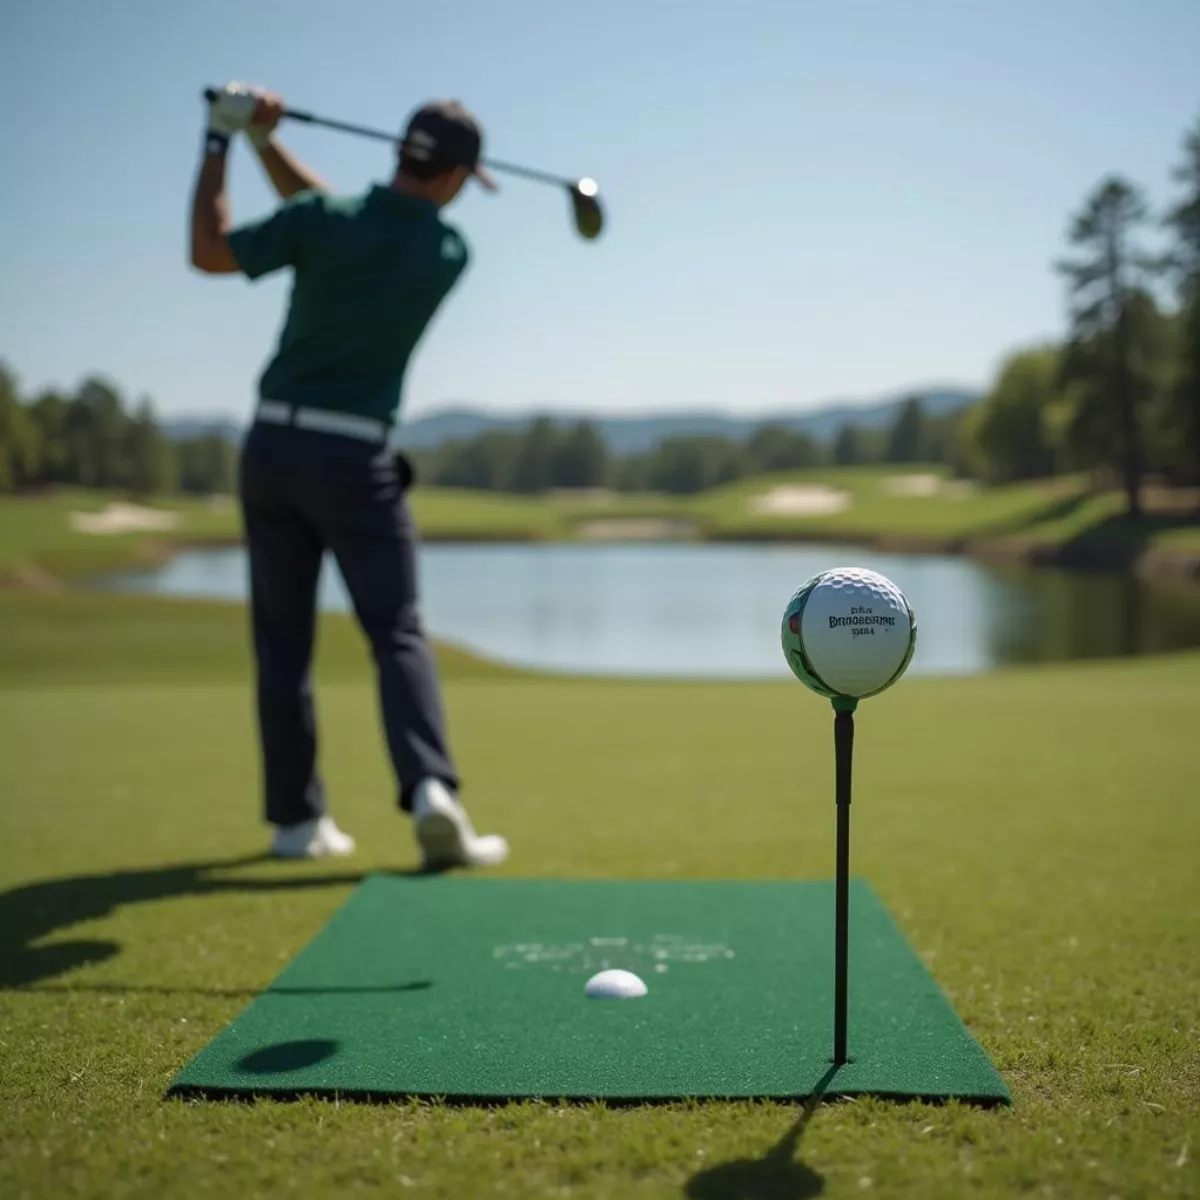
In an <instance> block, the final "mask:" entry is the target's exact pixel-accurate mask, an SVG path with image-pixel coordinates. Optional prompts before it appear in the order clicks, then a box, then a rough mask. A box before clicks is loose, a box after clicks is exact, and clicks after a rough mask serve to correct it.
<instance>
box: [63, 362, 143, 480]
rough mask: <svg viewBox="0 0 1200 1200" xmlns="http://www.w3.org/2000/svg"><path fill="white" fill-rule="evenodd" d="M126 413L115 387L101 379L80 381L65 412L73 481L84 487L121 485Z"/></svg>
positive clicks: (124, 467)
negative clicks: (74, 476) (75, 473)
mask: <svg viewBox="0 0 1200 1200" xmlns="http://www.w3.org/2000/svg"><path fill="white" fill-rule="evenodd" d="M127 424H128V417H127V416H126V414H125V409H124V405H123V404H122V402H121V397H120V395H119V394H118V393H117V391H116V389H115V388H113V387H112V386H111V385H110V384H108V383H106V382H105V381H104V380H102V379H97V378H91V379H87V380H85V381H84V383H83V384H82V385H81V387H80V388H79V391H78V392H77V393H76V395H75V398H74V400H73V401H72V402H71V405H70V408H69V410H68V412H67V421H66V437H67V446H68V450H69V453H70V457H71V460H72V464H73V466H74V467H75V469H76V472H77V482H79V483H82V484H83V485H84V486H86V487H123V486H124V485H125V483H126V481H127V479H128V475H129V470H128V463H127V462H126V459H125V444H126V426H127Z"/></svg>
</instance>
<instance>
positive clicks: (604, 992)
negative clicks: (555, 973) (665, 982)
mask: <svg viewBox="0 0 1200 1200" xmlns="http://www.w3.org/2000/svg"><path fill="white" fill-rule="evenodd" d="M646 990H647V989H646V985H645V984H644V983H643V982H642V981H641V980H640V979H639V978H638V977H637V976H636V975H635V974H634V973H633V972H632V971H618V970H609V971H601V972H599V974H596V975H593V976H592V977H591V979H589V980H588V981H587V983H586V984H584V987H583V991H584V994H585V995H586V996H588V997H590V998H591V999H593V1000H635V999H637V997H639V996H644V995H645V994H646Z"/></svg>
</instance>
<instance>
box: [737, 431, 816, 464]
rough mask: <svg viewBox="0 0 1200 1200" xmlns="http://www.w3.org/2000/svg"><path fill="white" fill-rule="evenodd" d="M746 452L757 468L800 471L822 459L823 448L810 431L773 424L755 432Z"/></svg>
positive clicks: (750, 462)
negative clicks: (805, 431) (803, 431)
mask: <svg viewBox="0 0 1200 1200" xmlns="http://www.w3.org/2000/svg"><path fill="white" fill-rule="evenodd" d="M746 455H747V457H748V458H749V465H750V468H751V469H752V470H754V471H793V470H800V469H803V468H805V467H815V466H816V465H817V464H818V463H819V462H820V461H821V450H820V447H819V446H818V445H817V443H816V441H815V440H814V439H813V438H812V437H811V436H810V435H809V434H807V433H801V432H799V431H798V430H794V429H788V428H787V427H786V426H783V425H775V424H771V423H768V424H766V425H760V426H759V427H758V428H757V429H756V430H755V431H754V433H753V434H752V435H751V437H750V440H749V442H747V443H746Z"/></svg>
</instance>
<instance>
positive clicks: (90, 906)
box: [0, 854, 363, 988]
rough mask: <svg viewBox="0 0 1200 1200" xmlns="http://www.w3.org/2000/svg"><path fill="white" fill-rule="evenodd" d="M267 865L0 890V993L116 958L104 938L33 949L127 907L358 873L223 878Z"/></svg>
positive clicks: (346, 878)
mask: <svg viewBox="0 0 1200 1200" xmlns="http://www.w3.org/2000/svg"><path fill="white" fill-rule="evenodd" d="M270 861H272V860H270V859H269V858H268V857H267V856H266V855H261V854H259V855H251V856H248V857H240V858H231V859H217V860H214V861H211V862H198V863H180V864H176V865H175V866H170V867H158V868H152V869H150V870H144V871H112V872H109V873H107V874H103V875H75V876H69V877H66V878H61V879H46V880H40V881H38V882H37V883H27V884H24V885H22V886H21V887H17V888H13V889H12V890H11V891H8V892H0V988H16V987H28V986H29V985H31V984H37V983H41V982H43V981H45V980H47V979H53V978H55V977H56V976H58V975H62V974H65V973H66V972H67V971H71V970H74V969H75V968H76V967H82V966H87V965H89V964H95V963H101V962H105V961H106V960H108V959H110V958H112V957H114V956H115V955H117V954H119V953H120V950H121V947H120V944H119V943H118V942H114V941H109V940H100V939H94V938H72V939H71V940H68V941H55V942H50V943H49V944H48V945H38V944H37V943H39V942H41V941H42V940H43V939H44V938H48V937H51V936H52V935H53V934H56V933H58V932H59V931H61V930H65V929H69V928H70V927H71V926H73V925H78V924H81V923H83V922H84V921H94V920H97V919H98V918H100V917H106V916H108V915H109V914H111V913H112V912H114V911H115V910H116V909H118V908H121V907H123V906H124V905H127V904H141V903H145V902H148V901H150V902H152V901H155V900H169V899H172V898H173V897H176V896H204V895H209V894H212V893H217V892H264V893H265V892H281V891H299V890H302V889H305V888H314V887H335V886H338V885H345V884H353V883H358V882H360V881H361V880H362V878H363V873H362V872H360V871H359V872H344V873H339V874H334V873H319V874H318V873H312V874H296V875H286V876H281V877H279V878H270V877H267V878H262V877H259V878H246V877H245V876H241V875H237V874H234V875H225V874H223V872H224V871H228V870H230V869H236V868H238V867H247V866H253V865H255V864H260V863H264V864H265V863H268V862H270Z"/></svg>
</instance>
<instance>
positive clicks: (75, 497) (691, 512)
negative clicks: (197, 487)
mask: <svg viewBox="0 0 1200 1200" xmlns="http://www.w3.org/2000/svg"><path fill="white" fill-rule="evenodd" d="M897 473H909V474H934V475H939V476H944V474H945V472H944V470H942V469H941V468H933V469H928V470H927V469H926V468H913V469H910V470H907V471H900V472H898V471H897V470H896V469H895V468H891V467H888V468H884V467H853V468H824V469H818V470H812V471H801V472H787V473H784V474H781V475H773V476H762V477H759V478H755V479H751V480H743V481H741V482H739V483H737V484H733V485H730V486H728V487H723V488H716V489H713V490H712V491H709V492H705V493H703V494H702V495H699V496H695V497H668V496H655V495H612V496H607V497H605V496H601V497H600V498H598V499H597V498H594V497H587V496H577V497H572V496H569V495H565V496H564V495H561V494H554V495H548V496H543V497H522V496H506V495H501V494H497V493H486V492H472V491H462V490H457V489H449V488H437V489H430V488H417V489H416V490H415V491H414V492H413V495H412V504H413V510H414V515H415V517H416V519H417V521H418V524H419V526H420V528H421V531H422V534H423V536H424V537H425V538H426V539H427V540H429V541H455V540H458V541H462V540H473V541H493V542H495V541H566V540H571V539H573V538H575V537H577V536H579V534H580V531H581V530H582V529H583V528H584V527H585V525H586V524H587V523H588V522H590V521H594V520H605V521H614V520H615V521H618V522H619V521H621V520H631V519H640V518H651V519H654V518H658V519H667V520H674V521H678V522H682V523H683V524H684V525H685V526H691V528H692V529H693V530H694V535H695V536H697V537H700V538H705V537H711V538H719V539H774V538H785V539H798V538H799V539H803V538H810V539H812V538H820V539H825V540H830V539H838V538H842V539H846V540H848V541H877V540H880V539H883V540H892V541H896V540H900V541H907V542H909V543H916V544H917V546H918V547H924V548H927V549H953V548H955V547H958V546H962V545H964V544H972V545H976V546H977V547H986V546H989V545H990V546H993V547H997V546H999V547H1007V548H1008V549H1009V550H1014V549H1015V550H1018V551H1019V550H1022V549H1028V548H1042V549H1045V548H1055V547H1059V548H1065V549H1067V550H1068V551H1069V550H1074V551H1076V556H1077V557H1086V558H1088V559H1091V560H1099V561H1100V564H1101V565H1110V566H1114V565H1124V564H1126V563H1129V562H1133V561H1135V560H1136V559H1138V558H1139V557H1140V556H1141V555H1142V554H1143V553H1145V552H1147V551H1156V552H1159V553H1164V554H1167V555H1175V556H1185V557H1187V559H1188V560H1189V561H1191V560H1193V559H1195V558H1196V557H1197V556H1200V497H1192V496H1191V495H1190V494H1184V493H1177V494H1174V495H1161V494H1157V493H1153V492H1152V493H1150V495H1149V496H1148V513H1147V516H1146V518H1145V519H1144V520H1143V521H1141V522H1140V523H1131V522H1129V521H1127V520H1125V519H1124V518H1123V517H1122V515H1121V512H1122V498H1121V496H1120V495H1119V494H1118V493H1116V492H1112V491H1107V492H1092V491H1090V490H1089V489H1088V488H1087V486H1086V484H1085V482H1084V481H1083V480H1081V479H1075V478H1065V479H1056V480H1049V481H1035V482H1029V483H1020V484H1012V485H1008V486H1004V487H994V488H984V489H979V490H976V491H969V492H964V493H961V494H957V495H949V496H948V495H938V496H905V495H896V494H894V493H893V492H892V491H891V490H890V489H889V486H888V485H889V482H890V481H891V480H892V478H893V477H894V476H895V475H896V474H897ZM780 484H791V485H797V484H799V485H823V486H827V487H830V488H834V489H837V490H839V491H844V492H847V493H849V495H850V497H851V500H852V503H851V504H850V505H849V507H847V508H846V509H844V510H843V511H841V512H837V513H830V514H823V515H810V516H805V515H799V514H793V515H766V514H761V513H757V512H755V511H754V510H753V507H752V501H753V500H754V498H755V497H756V496H758V495H762V494H764V493H766V492H767V491H769V490H770V489H771V488H773V487H776V486H778V485H780ZM109 499H110V498H109V497H106V496H100V495H97V494H95V493H88V492H80V491H66V492H62V493H57V494H54V495H51V496H48V497H16V498H14V497H0V583H2V582H3V581H4V579H5V578H11V577H14V576H15V577H17V578H18V579H20V578H22V577H28V574H29V571H30V568H35V569H37V570H38V571H41V572H48V573H50V574H51V575H53V576H55V577H61V576H72V575H83V574H88V573H100V572H103V571H108V570H112V569H115V568H117V567H119V566H122V565H125V564H128V563H131V562H133V563H137V562H139V561H143V562H144V561H152V560H154V559H158V558H161V557H162V556H163V555H164V553H167V552H169V551H170V549H171V548H172V546H173V545H175V544H178V543H181V542H229V541H234V540H238V539H240V537H241V519H240V515H239V513H238V511H237V509H236V507H235V506H234V505H233V504H232V502H230V501H229V500H226V501H225V502H224V503H223V504H220V505H214V504H213V503H211V502H208V501H201V500H181V499H178V498H176V499H172V500H167V501H161V502H156V503H158V504H160V505H161V506H162V507H166V508H169V509H171V510H172V511H173V512H174V513H175V514H176V516H177V519H178V526H177V528H176V529H175V530H173V531H171V532H170V533H167V534H162V533H138V534H123V535H117V536H104V537H98V536H96V535H91V534H86V533H80V532H76V531H75V530H73V529H72V528H71V527H70V520H69V518H70V514H71V513H72V512H76V511H98V510H99V509H100V508H102V507H103V506H104V505H105V504H107V503H108V502H109ZM1109 560H1111V561H1109Z"/></svg>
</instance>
